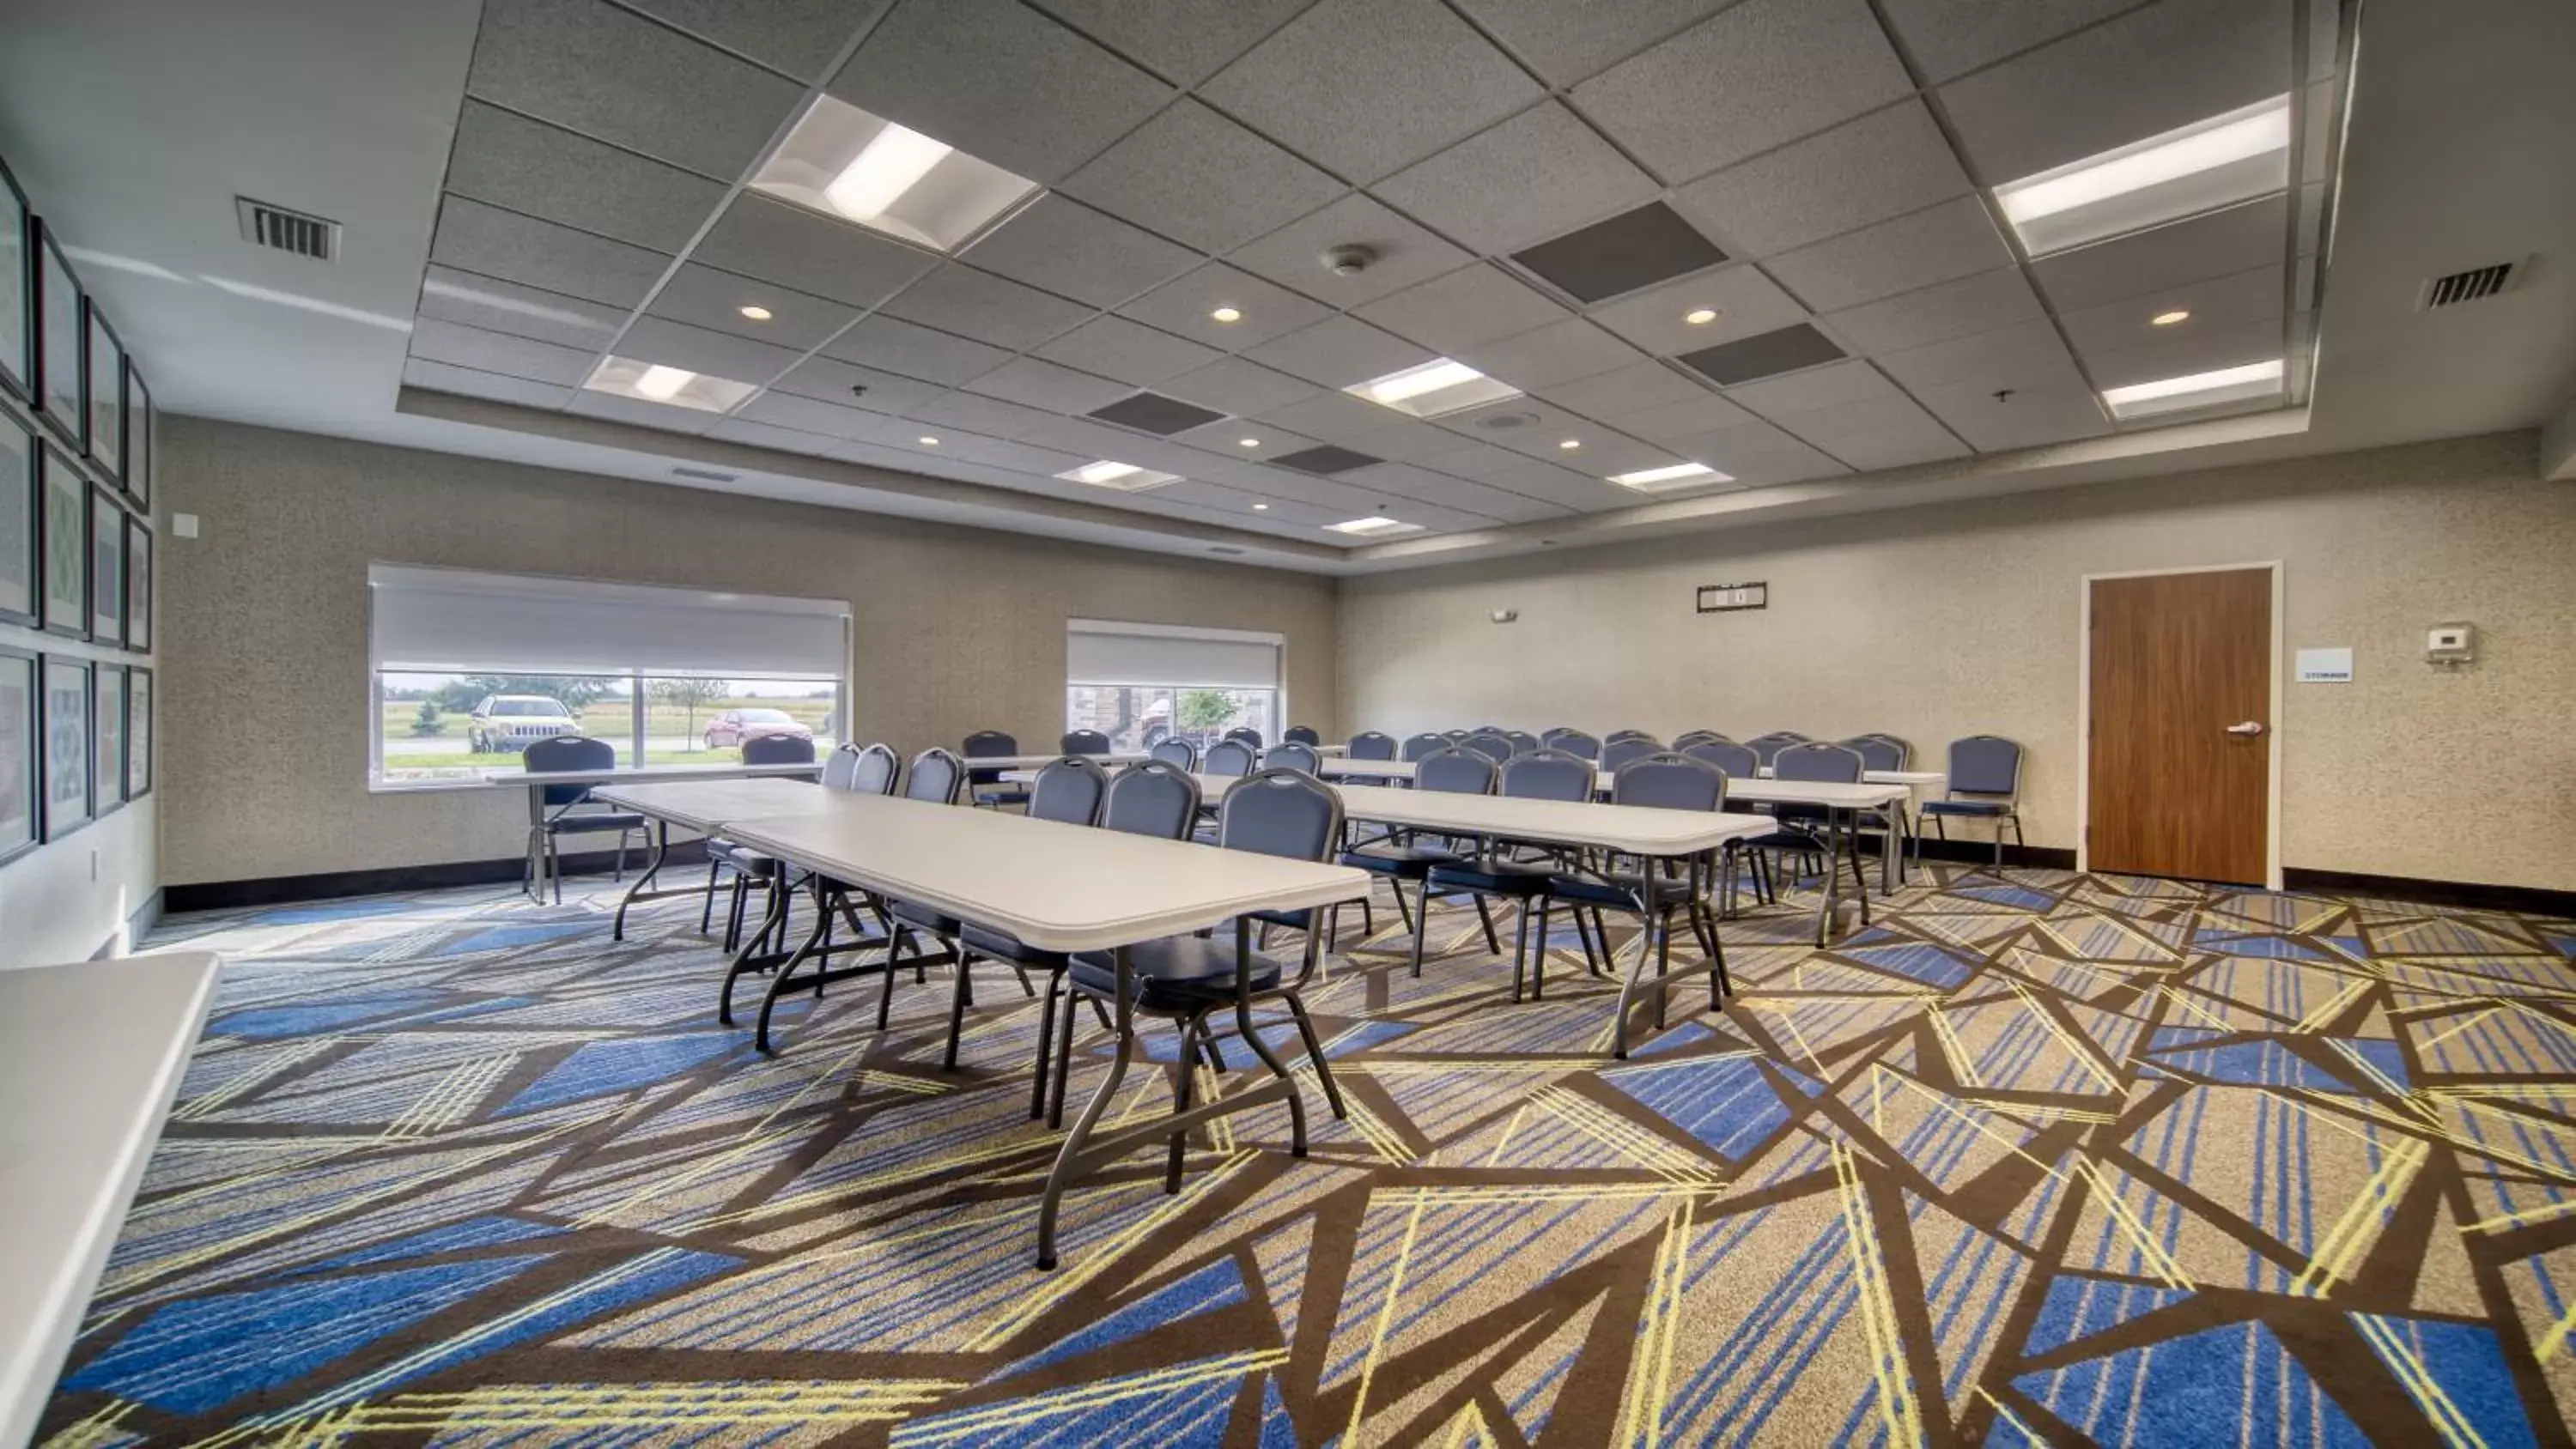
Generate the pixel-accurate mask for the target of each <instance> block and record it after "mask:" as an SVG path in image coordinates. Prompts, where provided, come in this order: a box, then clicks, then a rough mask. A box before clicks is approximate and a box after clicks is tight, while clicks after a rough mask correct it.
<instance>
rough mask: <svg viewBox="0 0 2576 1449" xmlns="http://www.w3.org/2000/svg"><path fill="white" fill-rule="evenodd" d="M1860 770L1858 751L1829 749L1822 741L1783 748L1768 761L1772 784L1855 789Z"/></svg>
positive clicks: (1845, 747) (1838, 747)
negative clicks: (1789, 782)
mask: <svg viewBox="0 0 2576 1449" xmlns="http://www.w3.org/2000/svg"><path fill="white" fill-rule="evenodd" d="M1863 768H1864V766H1863V765H1862V763H1861V757H1860V751H1858V750H1855V749H1853V748H1851V747H1850V746H1848V745H1829V744H1826V743H1825V742H1824V741H1822V740H1809V741H1808V742H1807V743H1805V744H1803V745H1784V746H1782V747H1781V749H1780V752H1779V753H1778V754H1776V755H1773V756H1772V757H1771V778H1773V779H1775V780H1807V781H1813V782H1816V783H1819V784H1829V785H1857V784H1859V783H1860V772H1861V770H1862V769H1863Z"/></svg>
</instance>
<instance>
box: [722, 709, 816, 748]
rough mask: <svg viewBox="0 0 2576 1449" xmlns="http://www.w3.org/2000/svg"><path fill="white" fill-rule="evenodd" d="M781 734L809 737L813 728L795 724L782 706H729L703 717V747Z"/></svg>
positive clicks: (791, 737) (728, 745) (726, 746)
mask: <svg viewBox="0 0 2576 1449" xmlns="http://www.w3.org/2000/svg"><path fill="white" fill-rule="evenodd" d="M770 735H785V736H786V737H787V738H789V739H792V740H810V739H812V738H814V732H813V731H812V730H811V729H808V728H806V727H805V726H804V725H801V724H798V723H797V722H796V720H795V717H794V716H792V715H790V714H788V713H787V711H785V710H783V709H729V710H726V711H725V712H724V713H722V714H720V715H717V716H716V717H715V718H714V719H711V720H709V721H707V748H708V749H711V750H724V749H731V748H733V747H735V746H737V745H740V744H741V743H742V742H743V741H745V740H757V739H763V738H766V737H768V736H770Z"/></svg>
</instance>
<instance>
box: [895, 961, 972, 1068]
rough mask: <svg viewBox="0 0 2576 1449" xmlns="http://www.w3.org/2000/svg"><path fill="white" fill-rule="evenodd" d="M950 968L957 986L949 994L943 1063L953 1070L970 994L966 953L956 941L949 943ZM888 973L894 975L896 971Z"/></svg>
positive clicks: (964, 1024) (955, 1064)
mask: <svg viewBox="0 0 2576 1449" xmlns="http://www.w3.org/2000/svg"><path fill="white" fill-rule="evenodd" d="M948 969H949V970H951V971H954V972H956V973H957V988H956V990H954V991H952V992H950V993H949V995H948V1057H947V1060H946V1061H945V1062H944V1063H943V1064H942V1065H943V1067H944V1069H945V1070H948V1071H952V1072H953V1071H955V1070H957V1038H958V1037H959V1036H960V1035H961V1034H963V1033H964V1031H965V1030H966V1003H967V1001H968V999H969V996H970V993H969V990H968V988H967V984H966V982H967V972H966V953H965V952H964V951H963V950H961V949H959V948H958V945H957V943H956V942H954V941H951V942H949V943H948ZM886 974H887V975H888V976H892V975H893V974H894V973H892V972H888V973H886Z"/></svg>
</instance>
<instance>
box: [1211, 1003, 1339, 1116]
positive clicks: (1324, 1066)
mask: <svg viewBox="0 0 2576 1449" xmlns="http://www.w3.org/2000/svg"><path fill="white" fill-rule="evenodd" d="M1279 994H1280V995H1281V996H1283V997H1285V998H1287V1001H1288V1014H1289V1015H1290V1016H1291V1017H1294V1018H1295V1019H1296V1022H1297V1034H1298V1035H1299V1036H1302V1037H1304V1038H1305V1039H1306V1055H1307V1056H1309V1057H1312V1058H1314V1061H1315V1079H1316V1080H1317V1081H1319V1082H1322V1083H1323V1084H1324V1101H1325V1102H1326V1103H1327V1104H1329V1105H1330V1106H1331V1107H1332V1109H1333V1117H1334V1119H1335V1120H1336V1121H1348V1120H1349V1119H1350V1115H1351V1114H1350V1110H1349V1109H1348V1108H1346V1107H1344V1106H1343V1105H1342V1089H1341V1087H1340V1085H1339V1084H1338V1083H1336V1082H1334V1080H1333V1063H1332V1059H1331V1058H1329V1057H1327V1056H1325V1055H1324V1043H1323V1042H1322V1041H1321V1040H1320V1039H1319V1038H1317V1037H1316V1035H1315V1022H1314V1019H1313V1018H1312V1017H1309V1016H1308V1015H1306V998H1305V997H1303V996H1300V995H1299V994H1297V993H1296V992H1294V991H1283V992H1281V993H1279ZM1215 1050H1216V1039H1215V1038H1214V1037H1210V1038H1208V1051H1209V1052H1210V1053H1211V1054H1213V1053H1214V1052H1215Z"/></svg>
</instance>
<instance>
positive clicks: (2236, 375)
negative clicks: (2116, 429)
mask: <svg viewBox="0 0 2576 1449" xmlns="http://www.w3.org/2000/svg"><path fill="white" fill-rule="evenodd" d="M2280 391H2281V359H2279V358H2277V357H2276V358H2273V359H2272V360H2271V361H2269V362H2251V363H2247V364H2246V365H2245V366H2243V367H2222V368H2220V369H2219V370H2218V371H2216V372H2195V373H2193V374H2191V375H2190V376H2188V377H2168V378H2164V379H2161V380H2160V381H2156V382H2141V383H2134V384H2132V385H2130V386H2128V387H2112V388H2104V389H2103V390H2102V401H2103V402H2105V403H2107V404H2109V405H2110V408H2111V416H2113V417H2115V418H2145V417H2153V416H2155V415H2156V414H2157V413H2175V412H2181V411H2182V410H2183V409H2185V408H2205V407H2214V406H2216V405H2217V404H2219V403H2231V402H2243V401H2245V400H2246V399H2248V398H2258V397H2272V396H2276V395H2278V394H2279V392H2280Z"/></svg>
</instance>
